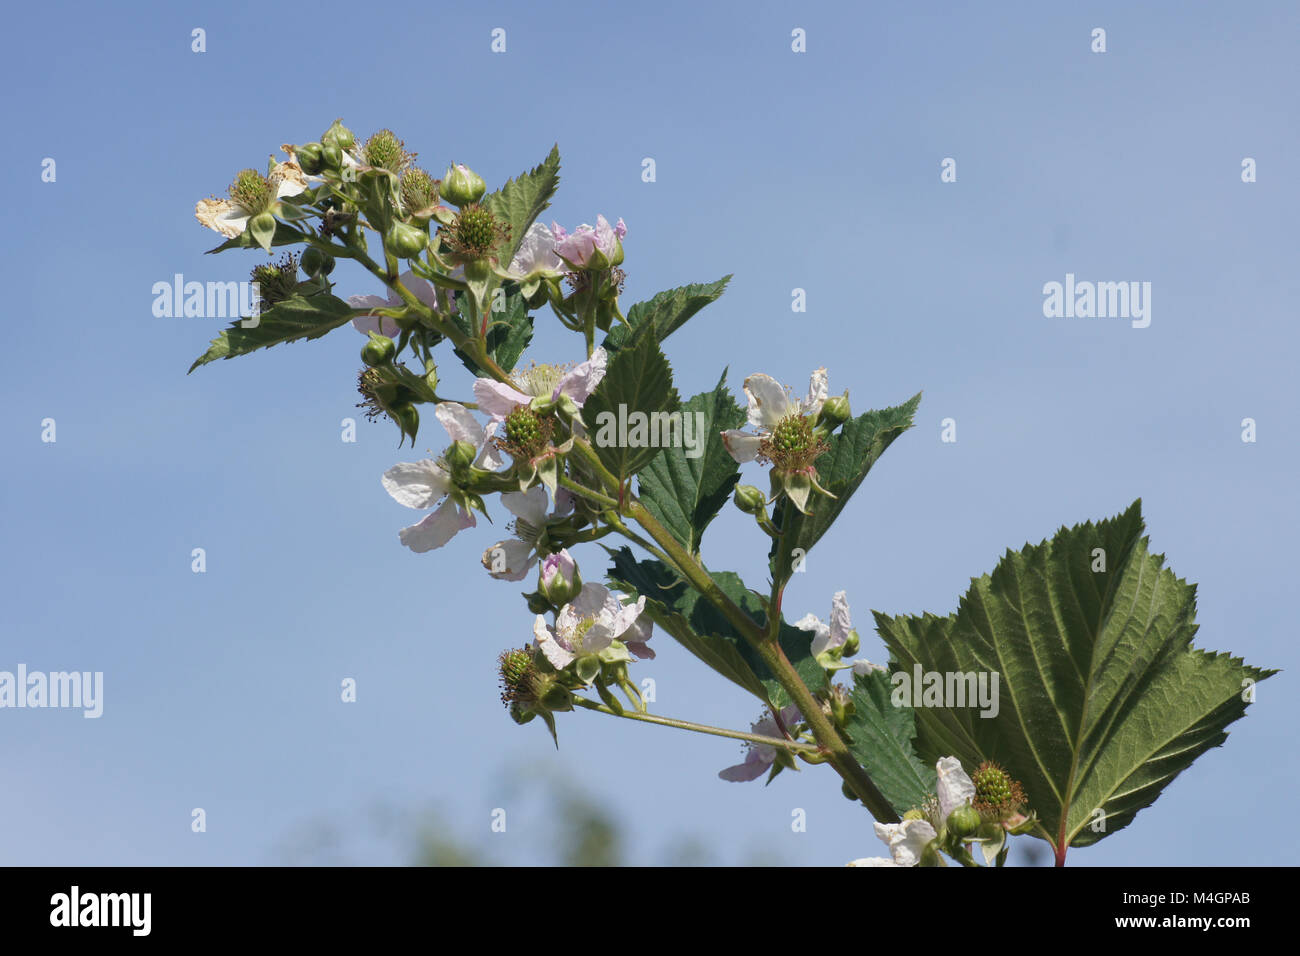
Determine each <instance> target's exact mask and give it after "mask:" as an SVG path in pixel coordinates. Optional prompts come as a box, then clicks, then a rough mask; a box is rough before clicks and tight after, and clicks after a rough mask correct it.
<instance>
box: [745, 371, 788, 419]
mask: <svg viewBox="0 0 1300 956" xmlns="http://www.w3.org/2000/svg"><path fill="white" fill-rule="evenodd" d="M745 394H746V395H747V396H749V424H750V425H752V426H753V427H754V428H773V427H775V425H776V423H777V422H779V421H780V420H781V419H783V418H785V416H786V415H787V414H788V413H789V411H790V399H789V396H787V395H786V393H785V388H784V387H782V385H781V383H780V382H778V381H777V380H776V379H774V378H772V376H770V375H764V374H763V373H762V372H758V373H755V374H754V375H751V376H749V378H747V379H745Z"/></svg>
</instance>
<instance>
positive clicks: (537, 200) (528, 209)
mask: <svg viewBox="0 0 1300 956" xmlns="http://www.w3.org/2000/svg"><path fill="white" fill-rule="evenodd" d="M559 172H560V147H559V146H558V145H557V146H552V147H551V152H550V154H549V155H548V156H547V157H546V159H545V160H544V161H543V162H542V164H541V165H540V166H537V167H535V168H534V169H533V170H532V171H531V172H527V173H521V174H520V175H519V176H518V177H516V178H515V179H512V180H510V182H508V183H506V184H505V185H504V186H502V187H501V188H500V189H498V190H497V191H496V192H494V193H489V194H488V195H486V196H484V197H483V205H484V206H486V207H487V208H488V209H489V210H490V211H491V212H492V214H493V215H494V216H496V217H497V218H498V219H500V220H501V221H502V222H505V223H506V224H508V225H509V226H510V237H509V238H508V239H506V240H505V241H504V242H502V243H501V245H500V246H498V247H497V251H496V258H497V262H498V263H500V264H501V266H502V268H506V267H508V266H509V265H510V262H511V260H513V259H514V257H515V252H516V251H517V250H518V249H519V244H520V243H521V242H523V239H524V233H526V232H527V231H528V227H529V226H531V225H532V224H533V221H534V220H536V219H537V217H538V216H540V215H541V214H542V212H543V210H545V209H546V207H547V206H549V205H550V204H551V197H552V196H554V195H555V190H556V187H557V186H559V184H560V176H559Z"/></svg>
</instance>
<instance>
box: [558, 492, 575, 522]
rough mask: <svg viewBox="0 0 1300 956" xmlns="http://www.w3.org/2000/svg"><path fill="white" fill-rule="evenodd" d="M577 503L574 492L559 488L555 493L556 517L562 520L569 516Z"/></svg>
mask: <svg viewBox="0 0 1300 956" xmlns="http://www.w3.org/2000/svg"><path fill="white" fill-rule="evenodd" d="M576 501H577V499H576V497H575V496H574V494H573V492H571V491H570V490H569V489H568V488H558V489H556V492H555V511H554V512H553V514H554V515H555V517H557V518H560V517H563V516H564V515H567V514H568V513H569V512H570V511H572V510H573V506H574V503H575V502H576Z"/></svg>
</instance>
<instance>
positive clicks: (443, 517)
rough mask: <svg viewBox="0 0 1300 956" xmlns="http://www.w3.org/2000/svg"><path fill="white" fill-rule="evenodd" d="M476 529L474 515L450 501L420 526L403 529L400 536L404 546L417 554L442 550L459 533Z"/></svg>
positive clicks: (443, 504)
mask: <svg viewBox="0 0 1300 956" xmlns="http://www.w3.org/2000/svg"><path fill="white" fill-rule="evenodd" d="M472 527H474V515H473V513H471V512H469V511H462V510H461V509H460V508H458V507H456V505H455V503H454V502H452V501H450V500H448V501H444V502H443V503H442V507H440V508H439V509H438V510H437V511H434V512H432V513H431V514H429V515H427V516H426V517H425V519H424V520H423V521H421V522H420V523H419V524H413V525H411V526H410V527H409V528H403V529H402V530H401V532H400V533H399V534H398V538H399V539H400V540H401V542H402V544H404V545H406V546H407V547H408V548H410V549H411V550H412V551H414V552H416V553H417V554H423V553H424V552H426V551H432V550H433V549H434V548H441V547H442V546H443V545H444V544H446V543H447V542H448V541H450V540H451V539H452V538H453V537H455V535H456V532H457V531H461V530H463V529H465V528H472Z"/></svg>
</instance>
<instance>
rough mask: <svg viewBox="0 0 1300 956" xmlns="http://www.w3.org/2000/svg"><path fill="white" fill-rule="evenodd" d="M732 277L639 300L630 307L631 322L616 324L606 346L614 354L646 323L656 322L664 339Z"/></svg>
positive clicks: (716, 296)
mask: <svg viewBox="0 0 1300 956" xmlns="http://www.w3.org/2000/svg"><path fill="white" fill-rule="evenodd" d="M730 281H731V276H730V275H725V276H723V277H722V278H721V279H719V280H717V281H716V282H705V283H695V284H693V285H684V286H681V287H679V288H676V289H669V290H667V291H666V292H660V293H659V294H658V295H656V296H655V297H654V298H652V299H650V300H648V301H646V302H638V303H636V305H634V306H632V307H631V308H630V309H628V310H627V321H628V326H631V328H628V326H624V325H618V326H615V327H614V328H613V329H612V330H611V331H610V333H609V335H608V336H606V337H605V341H604V343H602V344H603V345H604V346H605V350H606V351H608V352H609V353H610V354H613V353H614V352H617V351H619V350H620V349H624V348H626V347H627V346H628V344H629V342H628V340H629V338H630V337H631V336H632V333H633V332H634V331H636V330H637V329H638V328H640V327H641V326H642V325H643V324H644V323H646V322H647V321H648V322H652V323H654V327H655V335H656V336H657V337H658V339H659V341H660V342H662V341H663V340H664V339H666V338H668V336H670V335H671V334H672V333H674V332H676V331H677V330H678V329H679V328H681V327H682V326H683V325H685V324H686V320H687V319H689V318H690V317H691V316H693V315H694V314H695V313H696V312H698V311H700V309H702V308H704V307H705V306H706V305H708V304H709V303H710V302H713V301H715V300H717V299H718V298H719V297H720V296H721V295H722V293H723V291H725V290H726V288H727V283H728V282H730Z"/></svg>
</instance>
